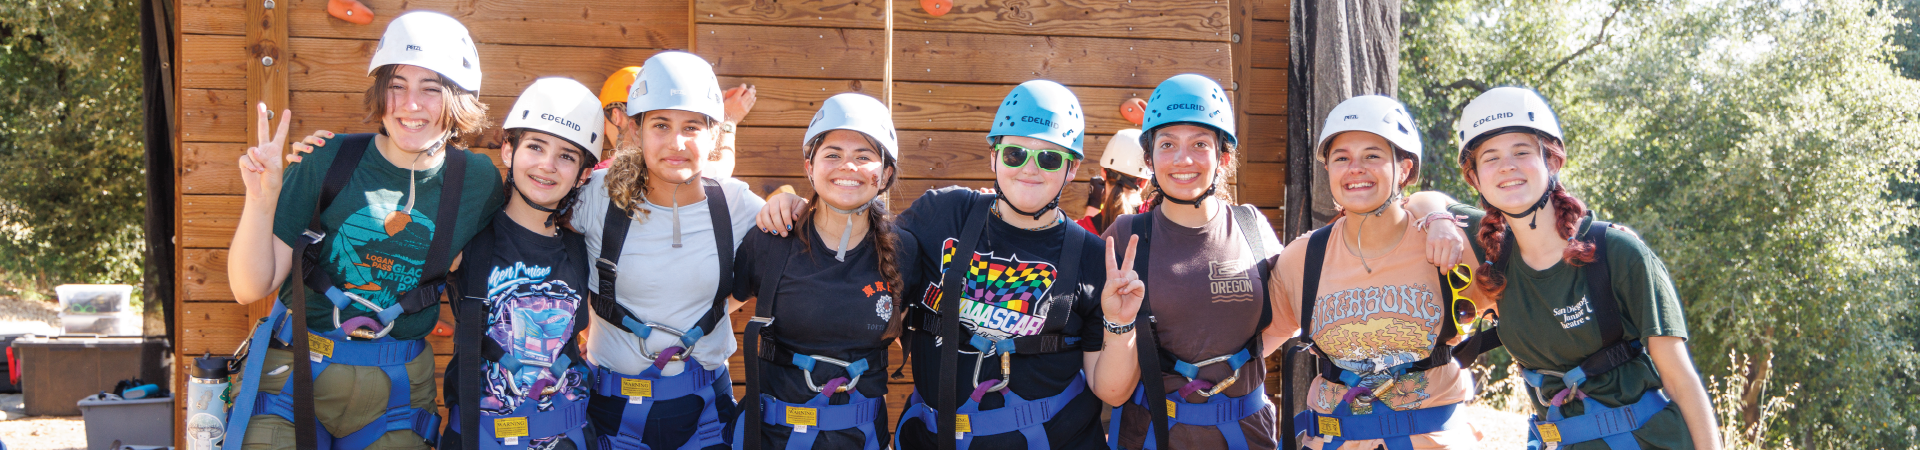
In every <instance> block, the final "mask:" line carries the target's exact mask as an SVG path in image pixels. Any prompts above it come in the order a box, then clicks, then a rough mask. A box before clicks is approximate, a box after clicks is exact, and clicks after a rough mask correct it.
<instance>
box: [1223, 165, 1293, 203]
mask: <svg viewBox="0 0 1920 450" xmlns="http://www.w3.org/2000/svg"><path fill="white" fill-rule="evenodd" d="M1286 175H1287V166H1286V164H1281V163H1247V164H1246V165H1243V166H1240V179H1241V181H1242V183H1240V184H1239V185H1238V186H1237V187H1238V188H1239V193H1240V195H1239V197H1238V198H1235V199H1234V200H1237V201H1239V202H1240V203H1251V204H1253V205H1255V206H1262V207H1268V208H1277V207H1280V206H1284V205H1286V202H1287V184H1286V178H1287V176H1286Z"/></svg>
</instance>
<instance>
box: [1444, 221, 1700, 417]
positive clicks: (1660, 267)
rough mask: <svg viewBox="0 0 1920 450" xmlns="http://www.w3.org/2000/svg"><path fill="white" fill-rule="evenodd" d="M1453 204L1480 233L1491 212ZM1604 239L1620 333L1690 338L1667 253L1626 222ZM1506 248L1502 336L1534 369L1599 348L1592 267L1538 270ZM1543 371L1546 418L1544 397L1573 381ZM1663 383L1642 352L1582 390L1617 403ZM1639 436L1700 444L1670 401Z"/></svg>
mask: <svg viewBox="0 0 1920 450" xmlns="http://www.w3.org/2000/svg"><path fill="white" fill-rule="evenodd" d="M1449 210H1451V211H1452V212H1453V213H1454V214H1457V215H1466V216H1468V219H1467V223H1468V225H1469V226H1468V229H1467V236H1469V237H1470V238H1471V237H1473V236H1479V232H1480V219H1481V218H1482V217H1483V216H1485V215H1486V213H1485V212H1483V211H1481V210H1479V209H1477V208H1472V207H1469V206H1466V205H1454V206H1452V207H1450V208H1449ZM1592 220H1593V218H1592V216H1591V215H1589V216H1588V217H1586V218H1583V219H1581V221H1580V227H1579V230H1580V234H1579V236H1576V238H1584V236H1585V234H1586V231H1587V225H1588V224H1589V223H1591V221H1592ZM1469 240H1470V241H1473V252H1474V255H1475V256H1476V257H1478V258H1480V259H1481V260H1482V261H1484V260H1486V249H1485V248H1483V247H1481V246H1480V243H1479V242H1478V241H1477V240H1475V239H1469ZM1603 242H1604V243H1605V245H1606V256H1607V270H1608V274H1609V276H1610V277H1611V278H1612V279H1613V295H1614V299H1612V301H1617V302H1619V303H1618V305H1620V307H1619V310H1620V313H1621V315H1623V316H1625V317H1622V318H1621V320H1620V325H1621V327H1622V328H1623V330H1622V335H1621V339H1625V340H1634V339H1642V338H1645V337H1648V336H1673V337H1678V338H1682V339H1685V338H1686V337H1687V323H1686V319H1685V318H1684V317H1682V313H1681V307H1680V296H1679V294H1677V293H1675V292H1674V289H1673V279H1672V278H1671V277H1669V276H1668V275H1667V266H1666V265H1665V264H1662V263H1661V262H1660V257H1658V256H1655V255H1654V254H1653V250H1650V249H1648V248H1647V244H1646V243H1645V242H1641V241H1640V238H1639V237H1638V236H1635V235H1633V234H1632V233H1628V232H1625V231H1622V230H1609V231H1607V234H1606V236H1605V239H1604V241H1603ZM1506 250H1507V255H1506V261H1507V270H1506V275H1507V287H1506V292H1505V296H1503V297H1501V298H1500V301H1499V309H1500V328H1499V330H1500V331H1499V332H1500V341H1501V342H1502V343H1504V344H1505V345H1506V348H1507V352H1508V353H1509V354H1512V355H1513V358H1514V360H1515V361H1518V362H1519V363H1520V366H1521V367H1525V368H1529V369H1544V370H1551V371H1556V372H1565V371H1567V370H1571V369H1573V368H1574V367H1578V366H1579V365H1580V362H1581V361H1585V360H1586V359H1587V356H1589V355H1592V354H1594V353H1595V352H1599V351H1600V349H1601V348H1602V347H1603V346H1605V345H1606V343H1605V342H1602V341H1601V339H1602V338H1601V334H1600V325H1599V322H1598V321H1596V320H1593V314H1594V312H1595V309H1594V308H1593V307H1592V306H1591V305H1590V304H1588V303H1587V302H1588V301H1589V300H1590V299H1589V298H1587V292H1588V291H1587V274H1586V269H1585V268H1582V267H1574V266H1572V265H1569V264H1567V263H1566V262H1565V261H1562V262H1559V263H1556V264H1554V265H1553V267H1549V268H1547V270H1533V268H1532V267H1530V266H1528V265H1527V263H1526V262H1525V261H1524V260H1522V259H1520V256H1519V253H1518V252H1517V251H1516V250H1514V249H1506ZM1543 378H1544V382H1543V383H1542V384H1543V385H1542V386H1541V387H1540V389H1539V390H1538V391H1531V390H1530V391H1529V395H1532V396H1533V397H1534V403H1533V405H1534V409H1535V412H1536V413H1537V414H1539V415H1540V416H1541V417H1543V418H1544V417H1545V416H1546V414H1547V407H1545V406H1541V402H1545V401H1548V400H1550V399H1552V397H1553V395H1554V394H1556V393H1559V392H1560V391H1561V390H1563V389H1565V388H1566V386H1565V385H1564V384H1563V383H1561V380H1560V379H1559V378H1558V377H1551V376H1548V377H1543ZM1660 386H1661V383H1660V374H1659V372H1657V371H1655V370H1654V367H1653V360H1652V359H1651V358H1649V357H1648V356H1647V355H1646V353H1645V352H1641V353H1639V354H1638V355H1637V356H1635V357H1634V358H1633V359H1632V360H1630V361H1628V362H1627V363H1626V364H1623V365H1621V366H1620V367H1618V368H1615V369H1613V370H1611V371H1608V372H1607V373H1604V374H1600V375H1590V376H1589V377H1588V379H1587V381H1586V383H1584V384H1583V385H1582V386H1581V391H1583V392H1586V393H1587V395H1588V396H1590V397H1592V398H1593V399H1594V400H1598V401H1599V402H1600V403H1601V404H1603V405H1606V406H1608V407H1618V406H1621V405H1626V404H1632V403H1634V402H1637V401H1640V398H1641V395H1642V394H1644V393H1646V392H1647V391H1650V390H1654V389H1659V388H1660ZM1541 395H1545V397H1541ZM1585 410H1586V408H1585V405H1584V404H1583V402H1580V401H1568V402H1567V403H1566V404H1565V405H1563V406H1561V408H1560V412H1561V413H1562V414H1564V415H1566V416H1567V417H1575V416H1579V415H1581V414H1585ZM1634 437H1635V438H1638V440H1639V441H1640V445H1641V448H1646V449H1655V448H1693V444H1692V438H1691V435H1689V434H1688V433H1687V426H1686V423H1685V421H1683V420H1682V419H1681V417H1680V410H1679V407H1678V406H1677V405H1675V404H1668V405H1667V408H1666V410H1664V411H1661V412H1659V413H1658V414H1656V415H1654V416H1653V418H1652V419H1651V420H1649V421H1648V422H1647V424H1646V425H1645V426H1643V427H1641V428H1640V429H1639V430H1637V431H1634ZM1563 448H1569V449H1573V450H1587V449H1605V448H1607V446H1606V444H1605V443H1603V442H1601V441H1597V440H1596V441H1590V442H1583V443H1580V444H1576V445H1573V446H1570V447H1563Z"/></svg>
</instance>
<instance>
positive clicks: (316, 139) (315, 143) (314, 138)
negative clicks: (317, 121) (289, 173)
mask: <svg viewBox="0 0 1920 450" xmlns="http://www.w3.org/2000/svg"><path fill="white" fill-rule="evenodd" d="M328 139H333V132H332V131H327V130H318V131H314V132H313V134H309V135H307V137H306V138H305V139H301V140H300V142H295V143H293V144H292V145H290V147H293V153H290V154H287V161H289V162H300V159H301V158H304V157H305V156H304V155H305V154H307V153H313V149H316V148H320V147H325V146H326V145H327V140H328Z"/></svg>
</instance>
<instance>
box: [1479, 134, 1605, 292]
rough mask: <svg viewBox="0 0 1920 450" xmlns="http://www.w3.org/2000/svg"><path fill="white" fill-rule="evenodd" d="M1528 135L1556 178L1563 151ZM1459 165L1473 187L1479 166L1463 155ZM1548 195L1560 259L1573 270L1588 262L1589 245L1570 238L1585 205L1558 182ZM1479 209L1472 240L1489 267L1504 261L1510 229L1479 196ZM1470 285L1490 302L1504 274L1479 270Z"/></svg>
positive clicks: (1555, 142)
mask: <svg viewBox="0 0 1920 450" xmlns="http://www.w3.org/2000/svg"><path fill="white" fill-rule="evenodd" d="M1528 134H1530V135H1532V136H1534V138H1535V140H1536V141H1538V142H1539V146H1540V148H1541V151H1542V153H1543V154H1545V155H1546V158H1547V170H1549V171H1550V172H1552V173H1553V174H1554V175H1553V176H1554V177H1556V178H1557V177H1558V176H1559V172H1560V169H1561V168H1562V167H1565V166H1566V162H1567V151H1566V148H1565V147H1564V146H1562V144H1561V143H1560V140H1559V139H1554V138H1553V137H1552V136H1546V135H1543V134H1540V133H1537V132H1528ZM1483 142H1484V139H1480V140H1476V145H1475V146H1474V147H1471V148H1474V149H1477V148H1478V145H1477V144H1478V143H1483ZM1460 163H1461V166H1460V171H1461V172H1462V173H1463V174H1465V175H1466V177H1467V180H1468V181H1469V183H1468V184H1473V183H1472V182H1474V181H1477V178H1478V177H1477V176H1476V175H1475V173H1474V172H1475V169H1476V168H1477V167H1478V166H1479V164H1478V161H1476V160H1475V159H1474V158H1468V157H1465V156H1464V155H1463V156H1462V157H1461V159H1460ZM1548 195H1549V196H1550V197H1551V198H1552V199H1553V212H1552V214H1553V216H1552V218H1553V224H1552V225H1551V226H1552V227H1553V229H1554V231H1556V232H1558V233H1559V234H1560V237H1561V238H1562V239H1567V240H1568V242H1567V249H1566V250H1565V251H1564V252H1562V253H1561V256H1560V259H1561V260H1562V261H1566V263H1567V264H1569V265H1572V266H1575V267H1580V266H1585V265H1587V264H1588V263H1592V262H1593V250H1594V248H1593V244H1590V243H1588V242H1587V241H1585V240H1579V239H1573V236H1574V235H1575V234H1576V233H1578V232H1579V230H1578V227H1579V226H1580V217H1581V216H1585V215H1586V214H1587V205H1586V203H1584V202H1581V201H1580V199H1578V198H1575V197H1574V196H1573V194H1571V193H1568V192H1567V188H1566V186H1565V185H1562V184H1560V183H1559V182H1554V183H1552V185H1551V186H1550V187H1548ZM1480 207H1481V208H1483V209H1485V210H1486V211H1487V215H1486V217H1484V218H1481V219H1480V233H1479V235H1478V236H1476V237H1475V240H1477V241H1479V242H1480V246H1481V248H1485V249H1486V250H1487V261H1486V263H1487V266H1493V265H1495V263H1498V262H1501V261H1502V260H1504V259H1506V258H1507V253H1508V252H1507V248H1505V245H1506V239H1507V233H1511V232H1512V230H1509V229H1508V227H1509V226H1510V224H1509V223H1508V222H1509V221H1508V220H1507V216H1506V214H1502V213H1501V210H1499V209H1497V208H1494V207H1493V204H1491V203H1487V200H1486V198H1485V197H1481V199H1480ZM1545 212H1546V211H1539V212H1536V214H1538V213H1545ZM1474 284H1478V285H1480V289H1482V290H1484V291H1485V292H1486V293H1487V294H1488V295H1489V296H1490V297H1492V298H1493V299H1495V300H1498V299H1499V298H1500V297H1503V296H1504V295H1505V293H1506V288H1507V274H1506V273H1503V272H1502V271H1497V270H1481V271H1479V273H1476V274H1475V275H1474Z"/></svg>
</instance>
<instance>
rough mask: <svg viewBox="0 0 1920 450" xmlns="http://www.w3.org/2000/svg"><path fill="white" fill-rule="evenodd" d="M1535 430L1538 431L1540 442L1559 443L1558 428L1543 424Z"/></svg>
mask: <svg viewBox="0 0 1920 450" xmlns="http://www.w3.org/2000/svg"><path fill="white" fill-rule="evenodd" d="M1537 428H1539V429H1540V440H1542V441H1546V442H1560V426H1558V425H1554V424H1550V423H1543V424H1540V425H1539V426H1538V427H1537Z"/></svg>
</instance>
